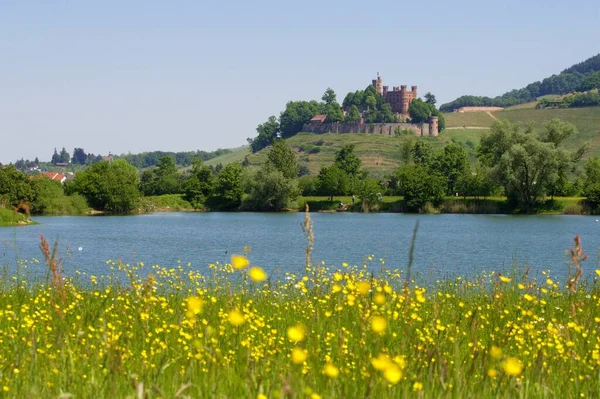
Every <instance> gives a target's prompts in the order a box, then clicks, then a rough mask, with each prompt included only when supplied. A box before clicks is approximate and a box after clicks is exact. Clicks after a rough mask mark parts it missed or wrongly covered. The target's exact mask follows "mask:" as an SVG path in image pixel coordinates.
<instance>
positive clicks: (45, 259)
mask: <svg viewBox="0 0 600 399" xmlns="http://www.w3.org/2000/svg"><path fill="white" fill-rule="evenodd" d="M417 230H418V224H417V225H416V226H415V230H414V231H415V232H414V235H415V236H416V234H417ZM303 232H304V233H305V237H306V238H307V241H308V243H307V251H306V259H305V260H304V261H302V260H300V264H304V267H303V268H301V270H300V271H299V272H298V273H291V272H286V273H282V272H277V271H271V270H269V269H268V268H266V267H265V268H264V269H263V268H262V267H260V266H254V265H253V264H252V252H251V248H248V247H245V248H244V249H243V251H240V254H237V255H232V256H231V260H230V262H229V263H227V264H216V265H214V264H213V265H209V266H208V268H204V269H202V270H198V269H197V268H196V267H192V265H190V264H187V265H183V264H179V265H178V266H176V267H170V266H159V265H154V266H150V265H145V264H143V263H139V264H126V263H123V262H121V261H108V262H107V265H108V267H109V270H110V272H108V274H107V275H87V274H85V273H82V272H79V271H76V270H75V271H67V272H68V275H63V273H64V271H63V267H62V264H61V261H60V259H58V258H56V255H55V252H54V251H52V250H51V245H50V244H49V243H48V242H46V240H45V238H44V237H41V245H40V248H41V250H42V254H43V255H42V258H41V260H32V261H26V260H22V261H20V262H18V263H17V265H13V267H12V268H9V267H8V266H7V267H6V273H7V277H8V278H6V279H3V280H1V281H0V309H1V310H0V389H1V392H2V396H3V397H40V398H46V397H134V396H135V397H144V398H158V397H244V398H258V399H266V398H283V397H295V398H310V399H321V398H364V397H373V398H385V397H407V398H408V397H421V398H440V397H441V398H449V397H548V396H552V397H564V398H567V397H596V396H597V394H598V384H597V376H598V370H599V367H600V354H599V353H600V330H599V329H598V323H600V306H599V303H598V298H600V270H595V271H594V270H593V268H592V269H591V270H586V271H585V273H584V269H585V268H586V267H585V266H584V261H585V260H586V258H587V255H585V253H584V251H583V249H582V247H581V241H580V239H579V237H578V236H577V237H575V243H574V245H573V247H572V248H571V250H570V253H571V257H570V259H571V261H570V267H569V273H568V274H567V276H566V280H565V281H560V280H559V279H556V278H554V277H553V276H551V275H549V274H548V273H546V272H543V273H542V274H541V275H540V276H537V277H533V276H531V275H529V272H528V270H516V269H515V270H513V271H512V272H509V273H507V274H503V273H494V272H492V273H486V274H484V275H479V276H477V275H476V276H466V277H462V278H461V277H457V278H454V279H449V280H444V281H437V282H432V283H431V284H421V283H420V282H419V281H417V280H415V278H414V277H411V265H412V261H411V259H412V253H413V251H412V249H413V248H412V247H411V248H410V249H408V248H407V250H408V253H409V261H408V264H407V266H406V268H404V269H394V270H391V269H387V268H386V266H385V264H384V261H383V260H379V261H378V260H377V259H374V257H373V256H369V257H368V258H367V259H365V261H364V264H362V265H349V264H347V263H343V264H342V265H340V266H335V267H334V266H327V265H325V264H324V263H320V264H313V263H312V259H311V249H312V246H313V244H314V236H313V235H312V222H311V220H310V215H309V214H308V213H307V214H306V217H305V221H304V223H303ZM413 245H414V239H413ZM242 253H243V254H242ZM44 263H45V267H46V269H47V271H46V278H45V280H42V279H36V278H35V275H38V276H39V275H43V274H44V270H43V269H44ZM15 266H16V267H15ZM264 266H267V265H264ZM11 276H15V277H14V278H10V277H11Z"/></svg>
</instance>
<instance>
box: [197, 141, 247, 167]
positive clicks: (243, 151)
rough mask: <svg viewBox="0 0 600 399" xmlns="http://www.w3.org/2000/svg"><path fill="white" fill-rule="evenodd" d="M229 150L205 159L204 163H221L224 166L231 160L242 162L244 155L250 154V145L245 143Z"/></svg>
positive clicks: (213, 164) (214, 164) (215, 164)
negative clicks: (226, 152)
mask: <svg viewBox="0 0 600 399" xmlns="http://www.w3.org/2000/svg"><path fill="white" fill-rule="evenodd" d="M230 150H231V152H230V153H228V154H223V155H219V156H218V157H215V158H213V159H210V160H208V161H205V162H204V163H205V164H206V165H208V166H210V165H212V166H217V165H218V164H222V165H223V166H225V165H227V164H229V163H232V162H242V161H243V160H244V157H245V156H246V155H249V154H250V147H249V146H247V145H245V146H242V147H237V148H231V149H230Z"/></svg>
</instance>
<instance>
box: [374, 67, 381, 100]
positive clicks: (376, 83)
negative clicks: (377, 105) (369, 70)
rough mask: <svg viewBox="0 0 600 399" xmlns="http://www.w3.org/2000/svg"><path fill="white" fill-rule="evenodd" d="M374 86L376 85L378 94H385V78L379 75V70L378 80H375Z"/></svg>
mask: <svg viewBox="0 0 600 399" xmlns="http://www.w3.org/2000/svg"><path fill="white" fill-rule="evenodd" d="M373 86H375V91H376V92H377V94H379V95H382V96H383V79H382V78H381V76H380V75H379V72H377V80H373Z"/></svg>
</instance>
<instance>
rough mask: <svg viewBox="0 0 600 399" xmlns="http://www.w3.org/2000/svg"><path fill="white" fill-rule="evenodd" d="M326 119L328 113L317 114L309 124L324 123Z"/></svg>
mask: <svg viewBox="0 0 600 399" xmlns="http://www.w3.org/2000/svg"><path fill="white" fill-rule="evenodd" d="M326 119H327V115H315V116H313V117H312V119H311V120H310V122H308V124H309V125H322V124H323V123H325V120H326Z"/></svg>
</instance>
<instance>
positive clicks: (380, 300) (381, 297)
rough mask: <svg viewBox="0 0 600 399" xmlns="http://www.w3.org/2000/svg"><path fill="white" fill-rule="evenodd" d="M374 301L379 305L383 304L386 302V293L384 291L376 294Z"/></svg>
mask: <svg viewBox="0 0 600 399" xmlns="http://www.w3.org/2000/svg"><path fill="white" fill-rule="evenodd" d="M373 302H375V304H377V305H383V304H384V303H385V295H383V294H382V293H378V294H375V296H374V297H373Z"/></svg>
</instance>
